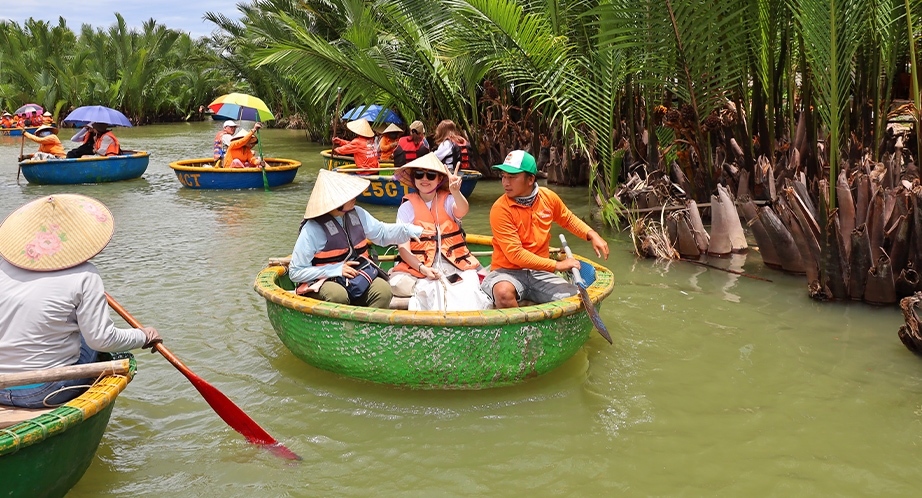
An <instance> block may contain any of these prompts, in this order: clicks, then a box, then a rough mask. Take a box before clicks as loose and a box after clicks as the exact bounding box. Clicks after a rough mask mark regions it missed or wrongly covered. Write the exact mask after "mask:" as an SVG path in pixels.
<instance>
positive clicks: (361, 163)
mask: <svg viewBox="0 0 922 498" xmlns="http://www.w3.org/2000/svg"><path fill="white" fill-rule="evenodd" d="M346 128H348V129H349V131H351V132H352V133H355V134H356V137H355V138H353V139H352V140H351V141H346V140H344V139H342V138H339V137H333V145H337V146H338V147H336V148H334V149H333V153H334V154H339V155H341V156H352V157H353V158H354V160H355V166H356V167H357V168H359V169H376V168H377V167H378V151H377V150H375V140H374V138H375V131H374V130H372V129H371V124H369V123H368V120H367V119H365V118H362V119H356V120H355V121H349V122H348V123H346ZM361 174H366V175H368V174H371V172H362V173H361Z"/></svg>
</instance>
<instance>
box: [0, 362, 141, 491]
mask: <svg viewBox="0 0 922 498" xmlns="http://www.w3.org/2000/svg"><path fill="white" fill-rule="evenodd" d="M112 357H113V358H115V359H128V360H129V362H130V363H129V371H128V374H127V375H118V374H114V375H108V376H104V377H102V378H101V379H100V380H98V381H97V382H96V383H95V384H94V385H93V387H91V388H90V389H89V390H88V391H87V392H85V393H83V394H82V395H80V396H79V397H77V398H75V399H73V400H72V401H70V402H69V403H67V404H65V405H62V406H60V407H58V408H54V409H46V410H29V412H30V413H29V414H28V415H25V416H20V415H22V413H23V411H24V410H22V409H2V413H3V414H4V417H2V420H0V476H3V477H4V479H3V489H4V491H3V492H2V494H3V495H4V496H29V497H32V496H64V494H65V493H67V491H68V490H69V489H70V488H72V487H73V486H74V484H77V481H79V480H80V478H81V477H83V474H84V473H85V472H86V469H87V468H89V466H90V464H91V463H92V461H93V458H94V456H95V455H96V448H97V447H98V446H99V442H100V441H101V440H102V436H103V433H104V432H105V431H106V426H107V425H108V423H109V416H110V415H111V414H112V408H113V407H114V406H115V399H116V397H117V396H118V395H119V393H121V392H122V390H124V389H125V386H127V385H128V383H129V382H131V379H132V378H133V377H134V374H135V371H136V369H137V364H136V363H135V360H134V357H133V356H131V354H130V353H114V354H112ZM30 416H31V418H26V417H30ZM3 420H7V422H6V423H3ZM17 420H22V421H20V422H17ZM9 424H12V425H9Z"/></svg>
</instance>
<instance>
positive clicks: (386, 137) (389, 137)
mask: <svg viewBox="0 0 922 498" xmlns="http://www.w3.org/2000/svg"><path fill="white" fill-rule="evenodd" d="M401 133H403V130H401V129H400V127H399V126H397V125H395V124H394V123H391V124H390V125H388V127H387V128H385V129H384V131H382V132H381V139H380V140H379V141H378V161H379V162H391V161H393V160H394V149H396V148H397V141H398V139H399V138H400V134H401Z"/></svg>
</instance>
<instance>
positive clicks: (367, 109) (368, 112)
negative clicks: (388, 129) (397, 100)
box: [343, 104, 403, 124]
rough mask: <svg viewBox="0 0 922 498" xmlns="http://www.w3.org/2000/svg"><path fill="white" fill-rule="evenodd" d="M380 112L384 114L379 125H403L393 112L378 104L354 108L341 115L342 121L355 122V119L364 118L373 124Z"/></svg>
mask: <svg viewBox="0 0 922 498" xmlns="http://www.w3.org/2000/svg"><path fill="white" fill-rule="evenodd" d="M382 112H384V113H385V114H384V117H383V118H382V119H381V121H380V122H381V123H396V124H403V120H401V119H400V117H398V116H397V114H396V113H395V112H394V111H392V110H390V109H385V108H383V107H381V106H379V105H378V104H372V105H367V106H366V105H360V106H358V107H354V108H352V109H350V110H349V111H347V112H346V113H345V114H343V119H345V120H348V121H355V120H356V119H362V118H365V119H367V120H368V121H369V122H371V123H374V122H376V121H377V119H378V114H381V113H382Z"/></svg>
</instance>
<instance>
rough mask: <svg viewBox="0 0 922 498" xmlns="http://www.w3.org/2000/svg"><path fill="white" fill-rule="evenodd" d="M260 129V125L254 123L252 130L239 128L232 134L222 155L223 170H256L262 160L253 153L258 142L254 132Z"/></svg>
mask: <svg viewBox="0 0 922 498" xmlns="http://www.w3.org/2000/svg"><path fill="white" fill-rule="evenodd" d="M262 127H263V124H262V123H256V124H255V125H253V129H252V130H247V129H246V128H241V129H239V130H237V133H234V136H233V137H231V141H230V145H228V146H227V153H225V155H224V167H225V168H258V167H259V166H260V165H261V164H262V159H261V158H260V157H258V156H257V155H256V153H254V152H253V147H255V146H256V143H257V142H259V138H258V137H257V136H256V130H258V129H260V128H262Z"/></svg>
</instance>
